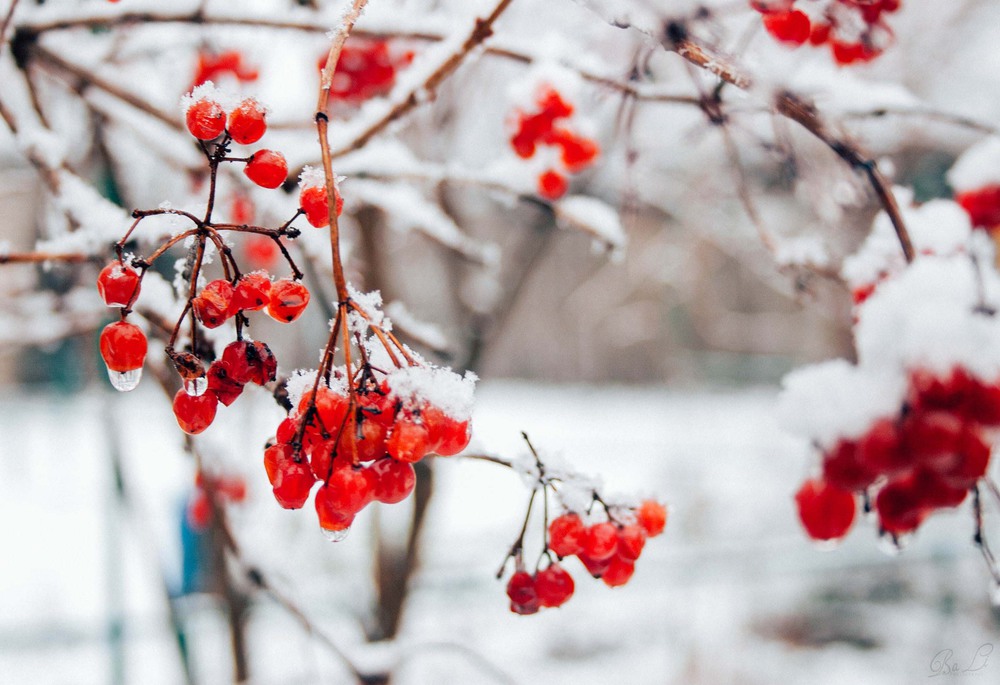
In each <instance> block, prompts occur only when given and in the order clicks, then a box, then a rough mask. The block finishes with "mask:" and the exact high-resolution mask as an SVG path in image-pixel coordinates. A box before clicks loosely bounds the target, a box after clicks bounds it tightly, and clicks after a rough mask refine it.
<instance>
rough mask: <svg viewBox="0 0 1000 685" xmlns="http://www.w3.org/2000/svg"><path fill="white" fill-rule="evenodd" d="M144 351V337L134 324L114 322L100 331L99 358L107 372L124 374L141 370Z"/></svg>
mask: <svg viewBox="0 0 1000 685" xmlns="http://www.w3.org/2000/svg"><path fill="white" fill-rule="evenodd" d="M146 349H147V343H146V335H145V333H143V332H142V329H141V328H139V327H138V326H136V325H135V324H130V323H128V322H127V321H116V322H115V323H110V324H108V325H107V326H105V327H104V330H103V331H101V357H103V358H104V363H105V364H106V365H107V367H108V370H109V371H115V372H118V373H124V372H126V371H133V370H135V369H141V368H142V362H143V361H144V360H145V359H146Z"/></svg>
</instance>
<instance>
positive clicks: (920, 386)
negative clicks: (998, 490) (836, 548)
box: [795, 368, 1000, 540]
mask: <svg viewBox="0 0 1000 685" xmlns="http://www.w3.org/2000/svg"><path fill="white" fill-rule="evenodd" d="M998 426H1000V381H998V382H996V383H984V382H983V381H981V380H979V379H978V378H975V377H974V376H972V375H971V374H969V373H968V372H967V371H966V370H964V369H961V368H956V369H954V370H953V371H952V372H951V373H950V374H948V375H946V376H940V375H935V374H933V373H931V372H929V371H926V370H919V371H916V372H914V373H911V374H910V378H909V390H908V394H907V398H906V401H905V403H904V404H903V406H902V408H901V410H900V412H899V413H898V414H897V415H896V416H892V417H885V418H882V419H880V420H878V421H876V422H875V423H874V424H872V425H871V426H870V427H869V429H868V431H867V432H866V433H865V434H864V435H863V436H861V437H860V438H858V439H856V440H840V441H838V442H837V443H836V444H835V445H834V446H833V447H832V448H831V449H830V450H828V451H827V452H826V453H825V454H824V455H823V476H822V478H815V479H812V480H809V481H807V482H806V483H805V484H804V485H803V486H802V488H801V489H800V490H799V492H798V494H797V495H796V497H795V499H796V502H797V504H798V509H799V518H800V519H801V521H802V524H803V526H804V527H805V529H806V532H807V533H808V534H809V536H810V537H812V538H814V539H817V540H832V539H837V538H841V537H843V536H844V535H846V534H847V532H848V530H849V529H850V527H851V524H852V522H853V521H854V516H855V497H854V495H853V494H852V493H853V492H866V493H868V494H869V495H874V508H875V513H876V515H877V517H878V521H879V526H880V527H881V529H882V530H883V531H885V532H886V533H889V534H891V535H893V536H896V537H898V536H900V535H903V534H906V533H911V532H913V531H914V530H916V529H917V527H918V526H919V525H920V524H921V522H922V521H923V520H924V519H925V518H926V517H927V516H928V515H929V514H930V513H932V512H933V511H934V510H936V509H941V508H945V507H955V506H958V505H959V504H961V503H962V502H963V501H964V500H965V497H966V495H967V494H968V492H969V490H970V488H972V487H974V486H975V484H976V482H977V481H978V480H979V479H980V478H982V477H983V476H984V475H985V473H986V469H987V467H988V466H989V461H990V449H991V448H990V442H989V441H988V440H987V438H986V433H985V431H986V430H988V429H994V428H997V427H998Z"/></svg>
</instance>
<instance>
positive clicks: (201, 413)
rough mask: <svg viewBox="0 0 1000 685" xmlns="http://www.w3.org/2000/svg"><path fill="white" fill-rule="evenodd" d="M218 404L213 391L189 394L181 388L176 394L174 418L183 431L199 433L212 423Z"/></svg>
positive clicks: (192, 433) (193, 433)
mask: <svg viewBox="0 0 1000 685" xmlns="http://www.w3.org/2000/svg"><path fill="white" fill-rule="evenodd" d="M218 404H219V400H218V398H216V396H215V395H214V394H213V393H211V392H205V393H202V394H201V395H189V394H187V393H186V392H185V391H184V388H181V389H180V390H178V391H177V394H176V395H174V418H176V419H177V425H178V426H180V427H181V430H182V431H184V432H185V433H187V434H189V435H197V434H198V433H201V432H202V431H204V430H205V429H206V428H208V427H209V426H210V425H212V421H214V420H215V412H216V409H217V407H218Z"/></svg>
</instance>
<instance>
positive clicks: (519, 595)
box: [507, 571, 541, 615]
mask: <svg viewBox="0 0 1000 685" xmlns="http://www.w3.org/2000/svg"><path fill="white" fill-rule="evenodd" d="M507 597H509V598H510V610H511V611H513V612H514V613H515V614H521V615H528V614H534V613H536V612H537V611H538V607H540V606H541V601H540V600H539V599H538V593H537V592H536V590H535V579H534V578H532V577H531V576H530V575H529V574H528V573H527V572H526V571H518V572H516V573H515V574H514V575H512V576H511V577H510V580H509V581H507Z"/></svg>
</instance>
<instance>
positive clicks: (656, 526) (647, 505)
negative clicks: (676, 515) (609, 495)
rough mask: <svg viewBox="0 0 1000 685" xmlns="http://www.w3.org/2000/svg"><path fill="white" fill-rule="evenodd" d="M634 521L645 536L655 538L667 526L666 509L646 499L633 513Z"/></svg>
mask: <svg viewBox="0 0 1000 685" xmlns="http://www.w3.org/2000/svg"><path fill="white" fill-rule="evenodd" d="M635 517H636V520H637V521H638V523H639V525H640V526H642V528H643V530H645V531H646V535H648V536H649V537H651V538H655V537H656V536H657V535H659V534H660V533H662V532H663V529H664V527H666V525H667V508H666V507H665V506H663V505H662V504H660V503H659V502H657V501H655V500H651V499H648V500H646V501H645V502H643V503H642V504H640V505H639V510H638V511H636V512H635Z"/></svg>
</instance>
